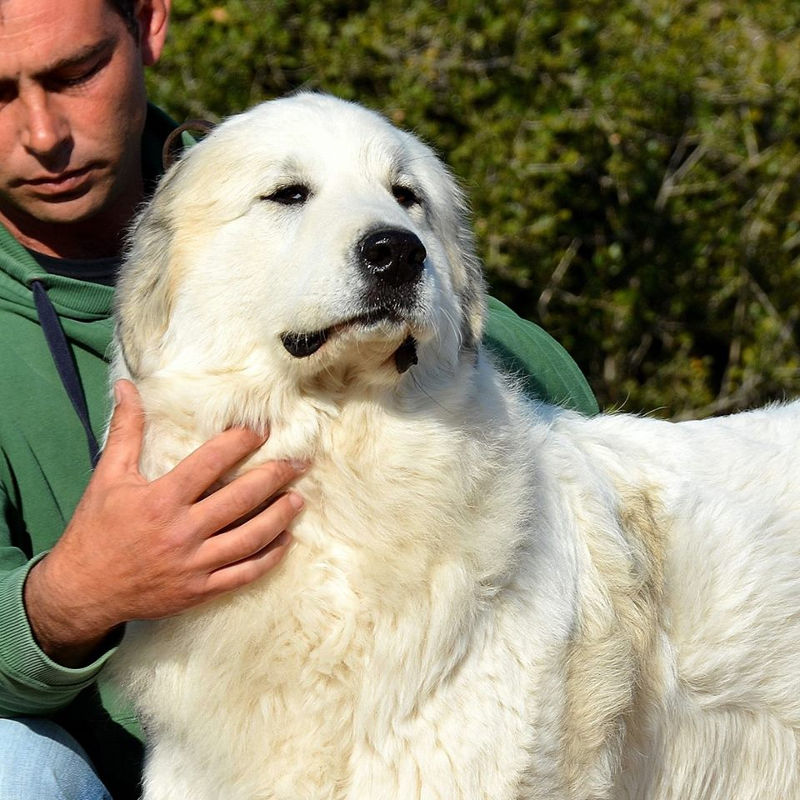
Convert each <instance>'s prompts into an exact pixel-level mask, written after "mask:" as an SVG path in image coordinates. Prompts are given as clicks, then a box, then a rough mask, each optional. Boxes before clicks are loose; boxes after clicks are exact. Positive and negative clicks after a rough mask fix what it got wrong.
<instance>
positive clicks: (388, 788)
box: [114, 95, 800, 800]
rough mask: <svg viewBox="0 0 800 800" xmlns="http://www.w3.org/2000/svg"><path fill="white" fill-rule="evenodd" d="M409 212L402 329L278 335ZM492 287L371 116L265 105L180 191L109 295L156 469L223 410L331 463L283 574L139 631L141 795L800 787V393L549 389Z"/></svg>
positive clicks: (353, 300)
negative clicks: (685, 401)
mask: <svg viewBox="0 0 800 800" xmlns="http://www.w3.org/2000/svg"><path fill="white" fill-rule="evenodd" d="M398 183H401V184H403V185H407V186H410V187H412V188H413V189H414V190H415V192H416V193H417V194H418V195H419V197H420V198H421V200H422V202H421V204H419V205H412V206H410V207H408V208H406V207H404V206H402V205H400V204H398V202H397V201H396V200H395V198H394V197H393V195H392V191H391V187H392V186H393V185H396V184H398ZM294 184H298V185H305V186H307V187H308V188H309V189H310V193H309V197H308V199H307V200H306V201H305V202H303V203H299V204H296V205H291V206H287V205H282V204H280V203H276V202H274V201H272V200H269V199H268V198H269V197H270V196H271V195H273V194H274V193H275V191H276V190H277V189H278V188H281V187H284V186H286V185H294ZM387 227H396V228H400V229H403V230H407V231H411V232H413V233H416V234H417V235H418V236H419V238H420V239H421V240H422V242H423V243H424V245H425V248H426V250H427V258H426V263H425V271H424V274H423V276H422V279H421V280H420V283H419V285H418V290H417V302H416V303H415V305H414V307H413V309H410V310H408V313H407V319H406V320H405V322H404V323H403V324H389V323H386V324H381V325H377V326H373V327H371V328H363V327H358V326H356V327H345V328H343V329H342V330H340V331H339V333H337V334H336V335H334V336H333V337H332V338H331V339H330V340H329V341H328V342H327V344H325V345H324V346H323V347H322V348H321V349H320V350H319V351H318V352H316V353H314V354H313V355H311V356H309V357H307V358H295V357H293V356H291V355H290V354H289V353H287V352H286V350H285V349H284V348H283V347H282V345H281V341H280V335H281V333H283V332H286V331H310V330H318V329H322V328H325V327H326V326H329V325H331V324H333V323H336V322H339V321H341V320H343V319H346V318H349V317H352V316H353V315H354V314H357V313H358V312H359V309H362V307H363V302H364V288H365V287H364V281H363V277H362V276H361V275H360V273H359V270H358V268H357V263H356V261H357V260H356V258H355V256H354V248H355V243H356V242H357V241H358V239H359V238H360V237H361V236H363V235H364V233H365V232H369V231H371V230H374V229H376V228H387ZM483 298H484V289H483V283H482V278H481V276H480V271H479V268H478V265H477V263H476V261H475V258H474V256H473V255H472V245H471V240H470V235H469V232H468V229H467V227H466V224H465V212H464V205H463V202H462V199H461V196H460V194H459V192H458V190H457V189H456V187H455V185H454V183H453V181H452V179H451V178H450V176H449V175H448V173H447V172H446V170H445V169H444V167H443V166H442V165H441V163H440V162H439V161H438V160H437V159H436V157H435V156H434V155H433V153H432V152H431V151H430V150H429V149H428V148H427V147H425V146H423V145H422V144H421V143H420V142H419V141H418V140H417V139H415V138H414V137H412V136H411V135H409V134H406V133H402V132H400V131H398V130H396V129H395V128H393V127H392V126H391V125H389V124H388V123H387V122H386V121H385V120H384V119H382V118H381V117H379V116H377V115H375V114H373V113H371V112H368V111H366V110H364V109H362V108H360V107H358V106H356V105H353V104H348V103H344V102H342V101H338V100H335V99H332V98H329V97H325V96H315V95H300V96H296V97H293V98H289V99H283V100H279V101H275V102H271V103H267V104H265V105H262V106H259V107H257V108H255V109H254V110H252V111H251V112H249V113H247V114H244V115H242V116H239V117H235V118H233V119H231V120H230V121H228V122H226V123H224V124H223V125H222V126H221V127H219V128H218V130H217V131H216V133H214V134H213V135H212V136H211V137H210V138H208V139H207V140H205V141H204V142H202V143H201V144H199V145H198V146H196V147H195V148H193V149H192V150H191V151H190V152H189V154H188V155H187V156H186V157H185V158H184V159H183V160H182V161H180V162H179V163H178V164H177V165H176V166H175V167H173V168H172V169H171V171H170V172H169V173H168V174H167V176H166V177H165V179H164V180H163V181H162V183H161V185H160V188H159V189H158V192H157V194H156V196H155V198H154V200H153V201H152V203H151V204H150V206H149V207H148V208H147V209H146V210H145V211H144V213H143V214H142V216H141V218H140V219H139V221H138V224H137V226H136V228H135V230H134V232H133V234H132V240H131V247H130V253H129V257H128V259H127V264H126V265H125V267H124V271H123V275H122V278H121V280H120V286H119V301H118V316H117V321H118V326H117V353H116V356H115V364H114V373H115V375H117V376H127V377H131V378H132V379H133V380H134V381H135V382H136V383H137V385H138V387H139V391H140V392H141V395H142V399H143V403H144V407H145V409H146V414H147V434H146V442H145V447H144V453H143V456H142V468H143V470H144V471H145V472H146V474H147V475H149V476H151V477H155V476H157V475H160V474H162V473H164V472H165V471H166V470H168V469H170V467H172V466H173V465H174V464H175V463H176V462H177V461H178V460H179V459H181V458H182V457H183V456H185V455H186V454H187V453H188V452H189V451H191V450H192V449H193V448H195V447H196V446H197V445H199V444H200V443H201V442H202V441H204V440H205V439H206V438H208V437H209V436H210V435H212V434H213V433H215V432H217V431H219V430H221V429H223V428H225V427H226V426H228V425H232V424H247V425H251V426H255V427H261V428H267V427H268V428H269V430H270V438H269V440H268V442H267V444H266V445H265V446H264V447H263V448H262V449H261V451H260V452H259V453H258V454H257V455H256V456H255V457H253V458H252V459H250V461H249V462H248V464H245V465H243V466H242V469H247V467H248V466H250V465H252V464H254V463H257V462H262V461H264V460H266V459H268V458H274V457H279V458H302V459H309V460H310V462H311V464H312V466H311V469H310V470H309V472H308V473H307V475H305V476H304V477H303V478H302V479H301V480H300V481H298V483H297V489H298V491H299V492H300V493H302V495H303V496H304V497H305V500H306V509H305V510H304V512H303V514H302V516H301V517H300V518H299V520H298V521H297V522H296V524H295V525H294V528H293V533H294V538H295V543H294V544H293V546H292V548H291V550H290V552H289V553H288V555H287V556H286V558H285V559H284V561H283V562H282V563H281V564H280V566H279V567H277V568H276V569H275V570H273V571H272V572H271V573H269V574H268V575H267V576H266V577H265V578H263V579H261V580H260V581H258V582H256V583H255V584H252V585H250V586H249V587H247V588H246V589H243V590H241V591H239V592H236V593H234V594H233V595H229V596H226V597H224V598H222V599H218V600H216V601H213V602H211V603H209V604H208V605H205V606H203V607H201V608H198V609H196V610H194V611H192V612H189V613H186V614H184V615H182V616H180V617H178V618H175V619H169V620H164V621H160V622H156V623H148V624H139V625H130V626H129V631H128V634H127V635H126V638H125V641H124V643H123V645H122V648H121V650H120V653H119V655H118V657H117V659H116V666H115V669H116V673H117V675H118V677H119V679H120V681H121V682H122V683H123V684H124V686H125V688H126V691H127V692H129V693H130V695H131V696H132V697H133V698H134V699H135V702H136V704H137V707H138V709H139V712H140V715H141V718H142V720H143V722H144V725H145V727H146V730H147V734H148V746H149V759H148V764H147V768H146V778H145V797H146V798H147V800H178V799H180V800H220V798H225V800H267V799H268V798H269V799H270V800H272V799H275V800H303V799H306V798H307V799H308V800H328V799H330V800H334V799H340V798H341V799H342V800H344V798H347V800H355V799H356V798H358V800H376V799H378V800H380V799H382V798H385V799H386V800H390V799H394V798H425V800H428V799H429V798H441V799H442V800H476V798H486V800H531V799H532V798H542V800H545V799H546V800H558V798H574V800H585V799H586V798H641V799H642V800H701V799H702V800H755V799H756V798H763V800H778V799H779V798H797V797H800V771H799V769H800V768H799V766H798V764H799V761H800V758H799V755H798V754H799V753H800V749H799V747H798V732H799V731H800V668H799V667H798V664H797V660H798V653H800V469H798V466H797V458H798V455H800V404H798V403H795V404H792V405H786V406H782V407H773V408H769V409H765V410H761V411H757V412H753V413H749V414H742V415H738V416H734V417H730V418H725V419H719V420H714V421H707V422H699V423H694V422H690V423H683V424H671V423H668V422H661V421H656V420H653V419H642V418H637V417H635V416H628V415H622V414H617V415H609V416H600V417H597V418H594V419H585V418H583V417H581V416H579V415H578V414H575V413H571V412H565V411H561V410H557V409H554V408H549V407H545V406H541V405H536V404H533V403H530V402H528V401H527V400H525V399H523V397H522V396H521V394H520V393H519V392H518V391H517V389H516V388H515V386H514V385H513V380H511V379H508V378H506V377H502V376H501V375H500V374H499V373H498V372H497V371H496V370H495V368H494V366H493V364H492V362H491V359H490V358H489V356H488V355H487V354H486V353H485V352H484V351H483V350H482V349H481V348H480V346H479V344H478V343H479V341H480V335H481V327H482V324H483V314H484V306H483V303H484V300H483ZM409 335H412V336H413V337H414V338H415V339H416V341H417V355H418V359H419V363H418V364H417V365H416V366H413V367H412V368H411V369H410V370H409V371H408V372H405V373H403V374H400V373H398V371H397V369H396V368H395V365H394V361H393V358H392V354H393V353H394V351H395V350H396V349H397V348H398V347H399V346H400V344H401V343H402V341H403V340H404V339H406V337H407V336H409Z"/></svg>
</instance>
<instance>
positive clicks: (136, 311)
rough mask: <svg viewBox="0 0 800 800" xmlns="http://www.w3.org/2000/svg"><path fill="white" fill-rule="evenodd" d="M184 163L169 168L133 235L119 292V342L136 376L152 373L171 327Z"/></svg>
mask: <svg viewBox="0 0 800 800" xmlns="http://www.w3.org/2000/svg"><path fill="white" fill-rule="evenodd" d="M181 167H182V162H178V163H177V164H175V165H174V166H173V167H171V168H170V169H169V171H168V172H167V173H166V175H165V176H164V177H163V178H162V179H161V182H160V183H159V185H158V188H157V189H156V192H155V194H154V195H153V199H152V201H151V202H150V203H149V204H148V205H147V206H146V207H145V209H144V211H143V212H142V213H141V214H140V216H139V217H138V218H137V220H136V221H135V223H134V225H133V227H132V229H131V231H130V232H129V234H128V247H127V249H126V255H125V259H124V263H123V267H122V270H121V272H120V276H119V279H118V281H117V289H116V294H115V321H116V339H117V346H118V348H119V351H120V353H121V355H122V357H123V359H124V361H125V364H126V366H127V368H128V372H129V373H130V375H131V377H133V378H138V377H141V376H142V375H143V373H145V374H146V373H147V372H148V371H149V369H151V368H152V367H151V363H150V362H151V359H152V356H154V355H155V354H156V353H157V352H158V349H159V346H160V344H161V341H162V338H163V336H164V333H165V332H166V329H167V325H168V323H169V318H170V313H171V310H172V302H173V284H174V278H172V277H171V269H170V267H171V260H172V251H173V240H174V237H175V230H174V219H173V217H174V212H173V208H174V196H175V188H174V187H175V184H176V182H177V180H178V178H179V172H180V171H181Z"/></svg>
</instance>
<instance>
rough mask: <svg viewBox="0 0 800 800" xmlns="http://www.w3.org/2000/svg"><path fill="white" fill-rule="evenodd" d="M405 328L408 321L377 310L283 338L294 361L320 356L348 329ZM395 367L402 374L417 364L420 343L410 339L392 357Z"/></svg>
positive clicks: (383, 310) (407, 338) (388, 311)
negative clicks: (315, 354) (325, 348)
mask: <svg viewBox="0 0 800 800" xmlns="http://www.w3.org/2000/svg"><path fill="white" fill-rule="evenodd" d="M383 322H388V323H390V324H396V325H402V324H405V320H404V319H403V318H402V317H401V316H400V315H398V314H397V313H396V312H394V311H391V310H389V309H375V310H373V311H368V312H366V313H364V314H359V315H358V316H355V317H350V318H349V319H346V320H343V321H342V322H337V323H336V324H335V325H331V326H329V327H327V328H323V329H322V330H318V331H287V332H286V333H282V334H281V343H282V344H283V346H284V348H285V350H286V352H287V353H289V355H291V356H294V357H295V358H308V357H309V356H311V355H313V354H314V353H316V352H317V350H319V349H320V348H322V346H323V345H324V344H325V343H326V342H327V341H328V340H329V339H330V338H331V337H332V336H335V335H336V334H338V333H341V332H343V331H345V330H347V329H349V328H369V327H372V326H374V325H377V324H379V323H383ZM393 358H394V363H395V366H396V367H397V371H398V372H399V373H401V374H402V373H404V372H406V370H408V369H410V368H411V367H412V366H413V365H414V364H416V363H417V342H416V340H415V339H414V337H413V336H411V335H409V336H407V337H406V338H405V339H404V340H403V343H402V344H401V345H400V347H398V348H397V350H395V352H394V353H393Z"/></svg>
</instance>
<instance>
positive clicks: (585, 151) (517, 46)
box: [149, 0, 800, 417]
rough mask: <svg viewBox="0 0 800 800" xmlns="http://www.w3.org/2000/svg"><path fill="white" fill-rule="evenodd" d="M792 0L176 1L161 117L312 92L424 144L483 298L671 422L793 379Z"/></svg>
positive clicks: (797, 242) (619, 400)
mask: <svg viewBox="0 0 800 800" xmlns="http://www.w3.org/2000/svg"><path fill="white" fill-rule="evenodd" d="M795 6H796V0H771V1H770V2H767V0H728V1H727V2H722V1H721V0H719V1H718V2H713V0H712V1H710V2H700V1H699V0H698V1H697V2H695V1H693V0H623V1H622V2H618V3H609V2H607V0H580V2H578V1H577V0H558V2H556V0H533V1H532V2H519V0H495V2H493V3H489V4H487V3H481V2H475V1H474V0H460V1H459V2H455V0H449V1H448V0H441V1H440V2H431V1H430V0H405V2H397V0H386V2H382V3H370V2H363V1H362V2H357V1H356V0H350V1H349V2H348V1H347V0H340V1H339V2H333V0H299V1H298V2H293V3H288V2H285V0H275V2H260V1H259V0H228V2H218V3H208V2H191V1H190V0H175V3H174V11H173V25H172V31H171V34H170V35H171V40H170V43H169V45H168V48H167V52H166V53H165V56H164V59H163V61H162V64H161V65H160V66H159V67H157V68H156V69H155V70H151V73H150V76H149V84H150V90H151V95H152V97H153V99H154V100H156V102H158V103H160V104H161V105H163V106H164V107H165V108H167V109H168V110H169V111H170V112H171V113H172V114H173V115H174V116H175V117H176V118H179V119H181V118H184V117H193V116H205V117H208V118H212V119H216V118H220V117H222V116H224V115H227V114H229V113H233V112H236V111H240V110H243V109H245V108H247V107H249V106H251V105H253V104H254V103H256V102H258V101H260V100H263V99H266V98H270V97H274V96H278V95H282V94H285V93H287V92H290V91H292V90H294V89H297V88H301V87H305V88H313V89H320V90H324V91H329V92H332V93H334V94H338V95H340V96H343V97H346V98H350V99H355V100H358V101H359V102H362V103H364V104H365V105H368V106H370V107H372V108H375V109H378V110H380V111H383V112H384V113H386V114H387V116H388V117H389V118H390V119H392V120H393V121H394V122H396V123H397V124H399V125H402V126H404V127H407V128H409V129H412V130H414V131H415V132H416V133H418V134H419V135H421V136H422V137H423V138H424V139H426V140H427V141H428V142H429V143H431V144H432V145H433V146H434V147H435V148H436V149H437V150H438V151H439V152H440V153H441V154H442V155H443V157H444V158H445V160H446V161H447V162H448V163H449V164H450V166H451V167H452V169H453V170H454V172H455V174H456V175H457V176H458V177H459V179H460V180H461V182H462V184H463V185H464V187H465V189H466V190H467V192H468V194H469V196H470V197H471V200H472V206H473V211H474V223H475V230H476V234H477V240H478V250H479V253H480V254H481V256H482V257H483V260H484V263H485V265H486V268H487V272H488V275H489V280H490V284H491V287H492V291H493V293H494V294H495V295H496V296H498V297H499V298H500V299H502V300H504V301H505V302H507V303H508V304H509V305H511V306H512V307H514V308H515V309H516V310H517V311H518V312H519V313H520V314H522V315H523V316H527V317H529V318H531V319H534V320H536V321H538V322H539V323H540V324H542V325H543V326H544V327H545V328H547V329H548V330H549V331H550V332H551V333H552V334H553V335H554V336H555V337H556V338H557V339H559V340H560V341H561V342H562V343H563V344H564V345H565V346H566V347H567V349H568V350H569V351H570V352H571V353H572V355H573V356H574V357H575V359H576V360H577V362H578V363H579V365H580V366H581V368H582V369H583V370H584V372H585V373H586V375H587V377H588V378H589V381H590V383H591V385H592V387H593V388H594V390H595V392H596V394H597V396H598V399H599V400H600V402H601V405H603V406H606V407H610V406H617V407H619V406H623V407H625V408H626V409H629V410H649V409H653V408H657V409H659V411H658V412H657V413H660V414H662V415H664V416H671V417H681V416H688V415H704V414H709V413H713V412H725V411H730V410H734V409H738V408H743V407H747V406H750V405H753V404H756V403H760V402H764V401H766V400H768V399H774V398H781V397H783V396H784V395H785V394H793V393H798V391H799V390H800V342H799V341H798V316H800V302H799V301H800V178H799V177H798V175H799V174H800V28H798V17H797V13H796V11H797V9H796V7H795Z"/></svg>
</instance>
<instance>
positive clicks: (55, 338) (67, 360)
mask: <svg viewBox="0 0 800 800" xmlns="http://www.w3.org/2000/svg"><path fill="white" fill-rule="evenodd" d="M31 288H32V289H33V300H34V302H35V303H36V313H37V314H38V315H39V324H40V325H41V326H42V331H43V332H44V338H45V339H46V340H47V346H48V347H49V348H50V355H52V356H53V362H54V363H55V365H56V369H57V370H58V376H59V378H61V383H62V385H63V386H64V390H65V391H66V393H67V397H69V399H70V402H71V403H72V407H73V408H74V409H75V413H76V414H77V415H78V419H79V420H80V422H81V425H83V430H84V431H85V433H86V443H87V445H88V447H89V458H90V459H91V462H92V468H94V467H95V466H97V460H98V459H99V458H100V448H99V447H98V445H97V439H95V436H94V432H93V431H92V426H91V424H90V423H89V409H88V407H87V405H86V396H85V395H84V393H83V386H82V385H81V381H80V378H79V377H78V369H77V367H76V366H75V359H74V357H73V355H72V352H71V350H70V349H69V345H68V344H67V337H66V336H65V335H64V329H63V328H62V327H61V323H60V321H59V319H58V314H56V310H55V309H54V308H53V304H52V303H51V302H50V298H49V297H48V296H47V289H45V287H44V284H43V283H42V282H41V281H31Z"/></svg>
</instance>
